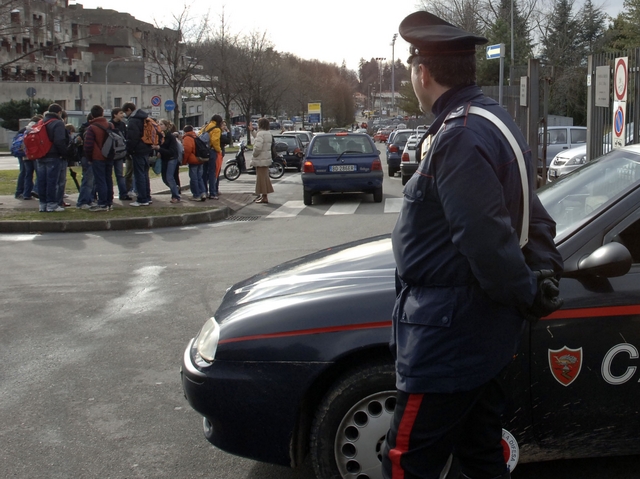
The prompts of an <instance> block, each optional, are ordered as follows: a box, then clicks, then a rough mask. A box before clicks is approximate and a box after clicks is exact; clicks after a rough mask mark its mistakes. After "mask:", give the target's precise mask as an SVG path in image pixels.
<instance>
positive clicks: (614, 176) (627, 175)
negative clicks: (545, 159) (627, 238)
mask: <svg viewBox="0 0 640 479" xmlns="http://www.w3.org/2000/svg"><path fill="white" fill-rule="evenodd" d="M639 183H640V155H639V154H638V153H636V152H634V151H629V150H614V151H612V152H611V153H608V154H607V155H605V156H603V157H601V158H599V159H597V160H595V161H592V162H589V163H587V164H586V165H584V166H582V167H580V168H578V169H576V170H574V171H573V172H572V173H571V174H568V175H567V176H564V177H562V178H561V179H559V180H558V181H556V182H554V183H551V184H547V185H546V186H544V187H543V188H541V189H540V190H538V196H539V198H540V201H541V202H542V204H543V206H544V207H545V209H546V210H547V211H548V212H549V214H550V215H551V216H552V218H553V219H554V220H555V222H556V225H557V226H556V243H560V242H561V241H562V240H564V239H565V238H567V237H569V236H571V235H572V234H573V233H574V232H575V231H576V230H577V229H578V228H579V227H580V226H581V225H583V224H584V223H586V222H587V221H589V220H590V219H591V218H593V217H594V216H596V215H597V214H598V213H600V212H601V211H603V210H605V209H606V208H607V207H608V206H609V205H611V204H613V203H614V202H615V201H616V200H617V199H618V198H619V197H620V196H621V195H622V194H624V193H625V192H626V191H628V190H629V189H632V188H636V187H637V186H638V185H639Z"/></svg>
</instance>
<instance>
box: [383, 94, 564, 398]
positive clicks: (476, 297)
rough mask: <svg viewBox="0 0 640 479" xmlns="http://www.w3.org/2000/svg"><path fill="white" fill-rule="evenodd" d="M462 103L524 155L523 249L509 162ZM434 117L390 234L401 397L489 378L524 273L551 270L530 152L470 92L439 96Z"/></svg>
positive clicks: (523, 299) (516, 182)
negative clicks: (396, 282) (396, 280)
mask: <svg viewBox="0 0 640 479" xmlns="http://www.w3.org/2000/svg"><path fill="white" fill-rule="evenodd" d="M471 105H475V106H478V107H481V108H484V109H487V110H489V111H490V112H492V113H493V114H495V115H496V116H498V117H499V118H500V119H501V120H502V121H503V122H504V123H505V124H506V125H507V126H508V127H509V129H510V130H511V132H512V133H513V134H514V136H515V138H516V139H517V141H518V143H519V145H520V147H521V150H522V152H523V154H524V157H525V161H526V163H527V168H528V171H529V178H530V181H529V190H530V195H529V196H530V205H531V206H530V215H531V219H530V230H529V242H528V244H527V245H526V246H525V247H524V248H523V249H522V250H521V249H520V246H519V244H518V243H519V238H518V235H519V234H520V226H521V218H522V186H521V183H520V176H519V170H518V164H517V161H516V157H515V154H514V152H513V149H512V148H511V146H510V145H509V143H508V142H507V140H506V138H505V137H504V135H503V134H502V133H501V132H500V131H499V130H498V129H497V128H496V127H495V126H494V125H493V123H491V122H490V121H488V120H487V119H485V118H482V117H480V116H478V115H472V114H468V110H469V107H470V106H471ZM433 112H434V114H435V115H436V120H435V121H434V123H433V124H432V125H431V127H430V128H429V130H428V131H427V133H426V135H425V138H426V137H427V136H429V135H434V134H436V133H437V135H436V136H435V137H434V138H433V141H432V143H431V145H430V147H429V149H428V151H427V153H426V156H424V159H423V160H422V162H421V163H420V165H419V167H418V171H417V172H416V174H414V175H413V177H412V178H411V179H410V180H409V182H408V183H407V184H406V186H405V189H404V201H403V205H402V209H401V212H400V215H399V218H398V222H397V224H396V226H395V228H394V231H393V235H392V240H393V252H394V256H395V260H396V264H397V272H398V275H399V277H400V279H401V283H400V284H401V285H402V290H401V291H400V293H399V295H398V298H397V301H396V306H395V308H394V314H393V337H392V341H391V347H392V351H393V352H394V354H395V355H396V370H397V373H398V374H397V387H398V388H399V389H400V390H403V391H405V392H409V393H421V392H443V393H444V392H453V391H465V390H470V389H473V388H475V387H478V386H480V385H482V384H484V383H485V382H487V381H488V380H490V379H491V378H493V377H495V376H496V375H497V374H498V373H499V372H500V370H501V369H503V368H504V367H505V366H506V365H507V364H508V363H509V361H510V360H511V359H512V358H513V355H514V354H515V352H516V349H517V345H518V339H519V336H520V333H521V331H522V328H523V317H522V315H521V313H520V312H519V308H522V307H528V306H530V305H531V304H532V302H533V299H534V297H535V294H536V291H537V284H536V281H535V279H534V276H533V274H532V271H535V270H539V269H554V270H556V271H557V272H561V271H562V258H561V257H560V255H559V253H558V251H557V250H556V248H555V244H554V242H553V238H554V236H555V223H554V222H553V220H552V219H551V217H550V216H549V215H548V214H547V212H546V211H545V210H544V208H543V207H542V205H541V203H540V201H539V200H538V197H537V195H536V194H535V189H534V178H533V175H532V174H531V171H532V167H531V151H530V148H529V147H528V146H527V144H526V142H525V140H524V137H523V136H522V134H521V133H520V132H519V131H518V129H517V127H516V125H515V124H514V123H513V121H512V120H511V118H510V117H509V115H508V114H507V113H506V112H505V111H504V109H503V108H501V107H500V106H499V105H498V104H497V103H496V102H495V101H494V100H492V99H490V98H487V97H485V96H484V95H483V93H482V91H481V90H480V88H478V87H477V86H475V85H471V86H466V87H460V88H456V89H452V90H449V91H448V92H446V93H445V94H444V95H443V96H441V97H440V98H439V99H438V100H437V102H436V104H435V105H434V107H433ZM441 126H442V129H441V128H440V127H441ZM438 130H440V131H439V132H438ZM425 143H426V142H425ZM425 146H426V145H424V146H423V149H424V148H425Z"/></svg>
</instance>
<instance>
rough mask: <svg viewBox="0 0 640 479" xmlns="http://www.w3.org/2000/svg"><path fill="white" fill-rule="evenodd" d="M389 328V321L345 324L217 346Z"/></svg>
mask: <svg viewBox="0 0 640 479" xmlns="http://www.w3.org/2000/svg"><path fill="white" fill-rule="evenodd" d="M389 327H391V321H382V322H378V323H361V324H347V325H344V326H329V327H326V328H311V329H299V330H296V331H281V332H278V333H267V334H253V335H251V336H241V337H239V338H229V339H222V340H220V343H219V344H226V343H237V342H239V341H254V340H256V339H274V338H287V337H291V336H305V335H308V334H325V333H339V332H344V331H357V330H359V329H376V328H389Z"/></svg>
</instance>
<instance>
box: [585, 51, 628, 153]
mask: <svg viewBox="0 0 640 479" xmlns="http://www.w3.org/2000/svg"><path fill="white" fill-rule="evenodd" d="M620 57H627V59H628V65H627V67H628V69H627V72H628V81H627V102H626V107H627V108H626V121H625V123H626V125H625V126H626V127H625V142H626V143H627V144H630V143H637V142H638V138H639V136H638V128H639V127H640V121H639V120H640V48H636V49H634V50H627V51H622V52H616V53H602V54H598V55H591V56H590V57H589V64H588V75H590V78H591V83H590V86H589V87H588V91H587V158H588V160H592V159H594V158H597V157H598V156H600V155H602V154H603V153H605V152H606V151H607V150H608V149H609V148H611V139H612V137H613V135H612V127H613V104H614V100H615V99H616V98H615V93H614V90H615V83H614V82H615V81H616V78H615V59H616V58H620ZM601 66H607V67H609V85H610V88H609V101H608V102H607V104H608V106H596V95H597V93H598V91H597V88H596V86H595V80H596V69H597V67H601Z"/></svg>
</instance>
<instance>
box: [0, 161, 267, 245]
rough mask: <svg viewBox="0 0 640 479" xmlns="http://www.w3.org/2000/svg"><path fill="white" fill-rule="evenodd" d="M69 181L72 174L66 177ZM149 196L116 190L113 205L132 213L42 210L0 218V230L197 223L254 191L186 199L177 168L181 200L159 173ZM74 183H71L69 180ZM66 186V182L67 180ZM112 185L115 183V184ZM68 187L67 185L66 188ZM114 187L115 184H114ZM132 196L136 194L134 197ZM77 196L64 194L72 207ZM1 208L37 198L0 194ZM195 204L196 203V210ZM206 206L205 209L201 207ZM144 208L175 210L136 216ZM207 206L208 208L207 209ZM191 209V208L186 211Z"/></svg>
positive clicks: (184, 175)
mask: <svg viewBox="0 0 640 479" xmlns="http://www.w3.org/2000/svg"><path fill="white" fill-rule="evenodd" d="M67 181H68V182H72V180H71V178H68V179H67ZM150 183H151V196H152V197H153V203H152V204H151V205H149V206H143V207H138V208H135V207H132V206H129V203H131V202H130V201H122V200H119V199H118V195H117V191H116V195H114V200H113V207H114V209H116V208H117V209H120V208H127V209H128V210H129V211H131V217H126V218H123V217H118V218H109V212H108V211H105V212H98V213H95V219H87V220H62V219H56V213H47V214H43V215H42V216H43V219H41V220H40V219H38V220H33V221H13V220H11V221H10V220H7V221H4V220H1V219H0V233H40V232H71V231H73V232H76V231H102V230H125V229H148V228H161V227H167V226H185V225H191V224H197V223H210V222H213V221H219V220H222V219H225V218H227V217H228V216H230V215H231V214H233V213H234V212H235V211H238V210H239V209H241V208H243V207H245V206H247V205H248V204H250V203H252V202H253V200H254V198H255V197H254V195H252V194H249V193H225V194H222V195H220V199H219V200H206V201H202V202H201V201H189V199H188V198H189V196H191V195H190V191H189V172H188V171H180V184H181V185H182V201H181V202H180V203H176V204H173V203H171V202H170V201H171V194H170V191H169V189H168V188H167V186H166V185H165V184H164V183H163V182H162V179H161V178H160V177H158V178H152V179H151V181H150ZM72 184H73V183H72ZM67 186H68V184H67ZM114 186H115V185H114ZM67 189H69V188H67ZM116 189H117V188H116ZM134 199H135V198H134ZM77 200H78V193H77V192H75V193H73V194H70V195H69V197H68V198H65V201H66V202H67V203H70V204H71V206H70V207H69V208H75V205H76V202H77ZM0 203H2V204H0V210H16V211H20V210H31V211H38V205H39V201H38V200H36V199H34V200H30V201H25V200H19V199H16V198H14V197H13V195H2V196H0ZM194 207H199V208H198V210H197V211H196V212H194V211H193V208H194ZM202 207H207V210H206V211H202V210H201V209H200V208H202ZM144 208H171V209H175V214H170V215H163V216H145V217H135V215H136V213H138V210H143V209H144ZM209 208H210V209H209ZM189 210H191V211H189Z"/></svg>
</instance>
